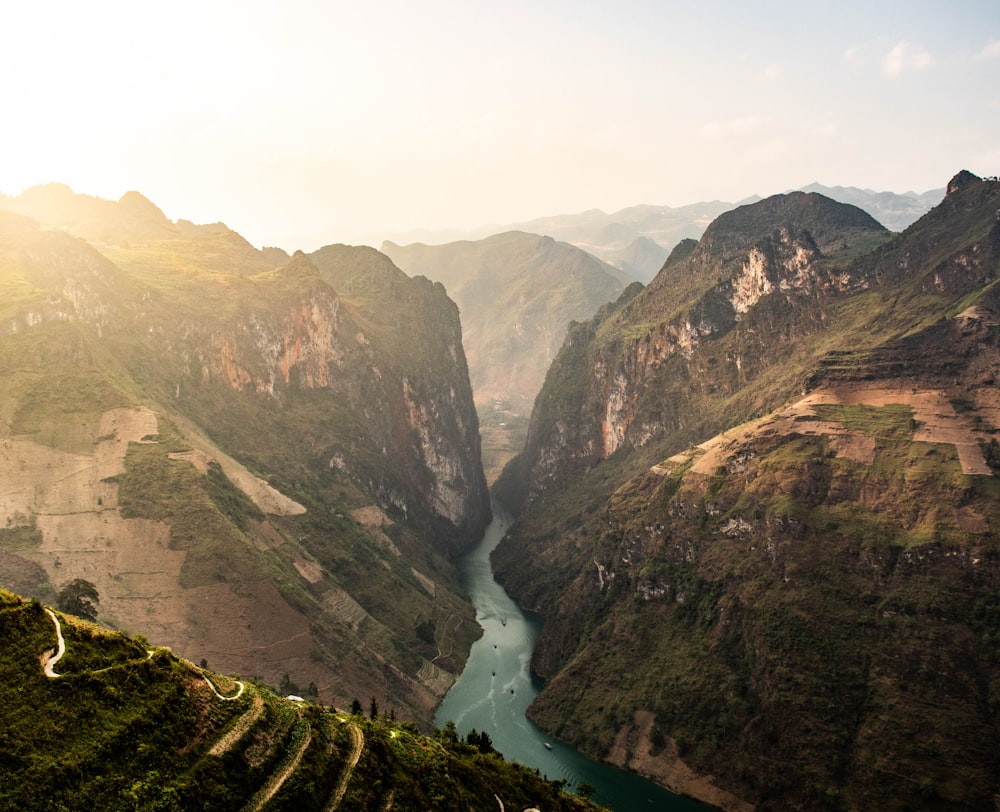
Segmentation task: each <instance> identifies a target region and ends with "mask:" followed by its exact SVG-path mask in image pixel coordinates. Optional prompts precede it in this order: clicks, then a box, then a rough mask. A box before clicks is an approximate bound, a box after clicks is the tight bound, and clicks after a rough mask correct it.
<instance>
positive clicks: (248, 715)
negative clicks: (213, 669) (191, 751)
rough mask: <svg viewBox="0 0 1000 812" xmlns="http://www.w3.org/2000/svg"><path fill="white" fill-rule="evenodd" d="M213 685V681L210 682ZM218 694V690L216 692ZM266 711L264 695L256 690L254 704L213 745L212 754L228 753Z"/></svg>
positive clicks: (209, 752) (210, 752)
mask: <svg viewBox="0 0 1000 812" xmlns="http://www.w3.org/2000/svg"><path fill="white" fill-rule="evenodd" d="M209 685H211V683H209ZM216 695H218V692H216ZM221 698H222V699H236V697H225V696H224V697H221ZM263 713H264V697H262V696H261V695H260V694H259V693H257V692H256V691H255V692H254V693H253V704H251V705H250V707H249V708H248V709H247V711H246V712H245V713H244V714H243V715H242V716H240V718H239V719H238V720H237V721H236V724H235V725H233V726H232V728H230V729H229V731H228V732H227V733H226V734H225V735H223V737H222V738H221V739H219V740H218V741H216V743H215V744H213V745H212V749H211V750H209V751H208V754H209V755H210V756H221V755H224V754H225V753H228V752H229V751H230V750H231V749H232V748H233V747H234V746H235V745H236V743H237V742H238V741H239V740H240V739H242V738H243V736H244V735H246V733H247V731H248V730H250V728H251V727H253V724H254V722H256V721H257V720H258V719H259V718H260V717H261V716H262V715H263Z"/></svg>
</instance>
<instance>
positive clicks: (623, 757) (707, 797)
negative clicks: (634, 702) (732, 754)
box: [605, 710, 754, 812]
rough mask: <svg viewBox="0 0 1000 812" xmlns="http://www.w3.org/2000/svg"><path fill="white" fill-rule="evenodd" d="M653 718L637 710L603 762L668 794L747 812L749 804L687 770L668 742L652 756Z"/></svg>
mask: <svg viewBox="0 0 1000 812" xmlns="http://www.w3.org/2000/svg"><path fill="white" fill-rule="evenodd" d="M655 720H656V717H655V716H654V714H652V713H651V712H649V711H644V710H637V711H636V712H635V714H634V716H633V720H632V724H631V725H624V726H623V727H622V728H621V729H620V730H619V731H618V734H617V735H616V736H615V740H614V743H613V744H612V745H611V749H610V750H609V751H608V754H607V756H606V757H605V759H606V760H607V761H608V762H610V763H611V764H614V765H615V766H616V767H622V768H623V769H629V770H632V771H633V772H636V773H638V774H639V775H642V776H644V777H646V778H649V779H651V780H653V781H656V782H657V783H659V784H661V785H663V786H665V787H666V788H667V789H669V790H670V791H671V792H677V793H681V794H683V795H690V796H691V797H694V798H698V799H700V800H702V801H705V802H706V803H709V804H712V805H713V806H717V807H719V808H720V809H723V810H726V812H750V810H752V809H753V808H754V807H753V805H752V804H749V803H747V802H746V801H743V800H741V799H740V798H737V797H736V796H735V795H732V794H731V793H728V792H726V791H725V790H723V789H720V788H719V787H717V786H716V785H715V783H714V782H713V779H712V776H710V775H699V774H698V773H696V772H694V771H693V770H692V769H691V768H690V767H688V766H687V765H686V764H685V763H684V762H683V761H681V759H680V756H679V755H678V752H677V745H676V743H675V742H674V741H673V740H672V739H671V740H670V741H669V742H668V745H667V746H666V747H665V748H664V749H663V750H662V751H660V752H659V753H657V754H656V755H653V743H652V739H651V736H650V734H651V733H652V730H653V722H654V721H655Z"/></svg>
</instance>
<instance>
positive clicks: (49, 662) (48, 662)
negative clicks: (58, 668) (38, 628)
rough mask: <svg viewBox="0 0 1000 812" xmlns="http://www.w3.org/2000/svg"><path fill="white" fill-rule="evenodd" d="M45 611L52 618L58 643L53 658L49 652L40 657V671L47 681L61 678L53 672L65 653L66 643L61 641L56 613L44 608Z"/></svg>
mask: <svg viewBox="0 0 1000 812" xmlns="http://www.w3.org/2000/svg"><path fill="white" fill-rule="evenodd" d="M45 611H46V612H47V613H48V615H49V617H50V618H52V622H53V623H54V624H55V625H56V640H57V641H58V647H57V648H56V653H55V656H54V657H53V656H52V655H51V654H50V653H49V651H46V652H45V653H44V654H43V655H42V670H43V671H45V676H47V677H48V678H49V679H55V678H56V677H59V676H62V675H61V674H57V673H56V672H55V664H56V663H57V662H59V661H60V660H61V659H62V656H63V654H65V653H66V641H65V640H64V639H63V633H62V624H60V623H59V618H57V617H56V613H55V612H53V611H52V610H51V609H49V608H46V609H45Z"/></svg>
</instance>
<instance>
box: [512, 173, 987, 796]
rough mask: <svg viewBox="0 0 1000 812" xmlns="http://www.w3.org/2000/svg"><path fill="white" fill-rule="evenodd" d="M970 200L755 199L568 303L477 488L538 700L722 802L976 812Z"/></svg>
mask: <svg viewBox="0 0 1000 812" xmlns="http://www.w3.org/2000/svg"><path fill="white" fill-rule="evenodd" d="M998 204H1000V183H998V182H997V181H996V180H995V179H987V180H982V179H980V178H977V177H975V176H973V175H971V174H970V173H967V172H962V173H959V174H958V175H956V177H955V178H953V179H952V181H951V182H950V183H949V184H948V188H947V193H946V195H945V197H944V199H943V201H942V202H941V203H940V204H938V205H937V206H936V207H934V208H933V209H932V210H931V211H930V212H928V213H927V214H925V215H924V216H923V217H921V218H920V219H919V220H917V221H916V222H915V223H913V224H912V225H911V226H909V227H908V228H907V229H906V230H904V231H903V232H901V233H899V234H893V233H891V232H889V231H888V230H886V229H885V228H883V227H882V225H880V224H879V223H878V222H876V221H875V220H874V219H873V218H872V217H870V216H869V215H868V214H866V213H865V212H862V211H861V210H860V209H858V208H856V207H854V206H851V205H847V204H841V203H837V202H835V201H833V200H831V199H830V198H827V197H825V196H822V195H819V194H816V193H801V192H796V193H792V194H788V195H779V196H775V197H771V198H767V199H765V200H761V201H759V202H756V203H753V204H750V205H745V206H741V207H738V208H736V209H734V210H732V211H729V212H727V213H725V214H723V215H721V216H719V217H718V218H717V219H716V220H714V221H713V223H712V224H711V225H710V226H709V227H708V228H707V229H706V230H705V232H704V235H703V236H702V238H701V240H700V241H698V242H695V241H694V240H689V241H685V242H682V243H680V244H679V245H678V246H677V247H676V248H675V249H674V251H673V252H672V254H671V256H670V258H669V259H668V261H667V262H666V264H665V265H664V267H663V269H662V270H661V271H660V273H659V274H658V275H657V277H656V278H655V279H654V280H653V281H652V282H651V283H650V284H649V285H648V286H647V287H645V288H642V287H641V286H633V287H630V288H629V289H628V290H627V291H626V292H625V294H623V295H622V296H621V297H620V298H619V299H618V300H617V301H616V302H615V303H613V304H609V305H608V306H606V307H605V308H603V309H602V310H601V311H600V312H599V313H598V314H597V315H596V316H595V317H594V318H593V319H591V320H588V321H586V322H582V323H579V324H575V325H573V326H572V327H571V329H570V331H569V334H568V336H567V339H566V342H565V344H564V345H563V347H562V349H561V350H560V353H559V355H558V356H557V358H556V360H555V362H554V363H553V366H552V368H551V369H550V371H549V373H548V375H547V376H546V380H545V384H544V386H543V388H542V391H541V393H540V394H539V397H538V400H537V401H536V405H535V409H534V411H533V413H532V417H531V421H530V425H529V430H528V439H527V443H526V446H525V449H524V451H523V452H522V453H521V454H520V455H519V456H518V457H517V458H515V459H514V460H513V461H512V462H511V463H510V464H509V465H508V467H507V469H505V471H504V473H503V475H502V476H501V477H500V479H499V481H498V483H497V485H496V486H495V493H496V494H497V495H499V496H500V498H501V500H502V501H503V502H504V503H505V504H506V505H507V506H508V507H510V508H512V509H514V510H515V511H516V512H517V514H518V516H519V519H518V522H517V524H516V525H515V528H514V530H513V532H511V533H510V534H508V536H507V537H506V538H505V540H504V541H503V542H502V543H501V545H500V546H499V547H498V548H497V550H496V552H495V553H494V556H493V563H494V570H495V572H496V573H497V575H498V578H499V579H500V580H501V581H502V582H503V583H504V585H505V586H506V588H507V590H508V591H509V592H510V593H511V595H512V596H513V597H515V599H516V600H517V601H518V602H519V603H520V604H521V605H523V606H525V607H527V608H530V609H533V610H535V611H538V612H539V613H541V614H542V615H543V616H544V617H545V619H546V624H545V628H544V631H543V634H542V638H541V640H540V642H539V645H538V646H537V648H536V649H535V654H534V659H533V663H532V665H533V668H534V669H535V670H536V671H537V672H538V673H539V674H540V675H542V676H544V677H545V678H546V684H545V687H544V689H543V690H542V692H541V694H540V695H539V697H538V699H537V700H536V702H535V704H534V705H533V706H532V708H531V709H530V711H529V714H530V715H531V717H532V718H533V719H534V720H535V721H536V722H537V723H538V724H540V725H541V726H542V727H543V728H544V729H546V730H548V731H550V732H551V733H552V734H553V735H555V736H558V737H559V738H562V739H565V740H566V741H568V742H570V743H572V744H574V745H576V746H578V747H580V748H581V749H583V750H584V751H585V752H587V753H590V754H591V755H593V756H595V757H598V758H605V759H608V760H610V761H612V762H614V763H617V764H619V765H621V766H623V767H629V768H631V769H635V770H637V771H639V772H642V773H644V774H646V775H649V776H652V777H655V778H656V779H657V780H660V781H661V782H663V783H665V784H667V785H668V786H671V787H672V788H674V789H675V790H679V791H682V792H688V793H690V794H693V795H696V796H698V797H704V798H706V799H710V800H711V801H712V802H713V803H716V804H717V805H719V806H721V807H723V808H725V809H748V808H751V807H755V808H758V809H875V808H878V809H917V808H947V809H990V808H992V805H993V804H994V798H995V797H996V796H997V793H998V790H1000V765H998V762H997V760H996V748H995V743H996V741H997V730H998V724H1000V703H998V701H997V697H998V696H1000V693H998V690H1000V649H998V645H997V644H998V638H997V633H996V629H997V627H998V626H997V624H998V621H1000V614H998V612H1000V600H998V595H1000V590H998V584H1000V568H998V561H1000V546H998V538H1000V536H998V531H1000V512H998V510H1000V491H998V485H997V482H998V480H997V477H996V474H997V471H998V470H1000V465H998V460H1000V455H998V439H997V434H998V432H1000V396H998V389H997V384H996V382H997V374H998V372H1000V300H998V298H997V287H996V282H997V278H998V274H1000V221H998V217H997V211H998Z"/></svg>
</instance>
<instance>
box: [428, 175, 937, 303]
mask: <svg viewBox="0 0 1000 812" xmlns="http://www.w3.org/2000/svg"><path fill="white" fill-rule="evenodd" d="M798 191H803V192H814V193H818V194H822V195H824V196H825V197H829V198H831V199H832V200H836V201H839V202H841V203H850V204H852V205H854V206H857V207H858V208H860V209H862V210H864V211H866V212H868V213H869V214H870V215H872V217H874V218H875V219H876V220H878V221H879V222H880V223H882V224H883V225H884V226H886V227H887V228H889V229H890V230H892V231H902V230H903V229H905V228H906V227H907V226H909V225H910V224H912V223H913V222H915V221H916V220H917V219H919V218H920V217H921V216H923V215H924V214H926V213H927V212H928V211H929V210H930V209H931V208H932V207H933V206H935V205H936V204H937V203H939V202H940V201H941V198H942V197H943V196H944V189H932V190H930V191H927V192H923V193H922V194H917V193H915V192H906V193H905V194H896V193H895V192H876V191H872V190H871V189H859V188H857V187H854V186H846V187H845V186H832V187H831V186H822V185H821V184H819V183H811V184H810V185H808V186H804V187H802V189H800V190H798ZM758 200H760V198H759V197H756V196H754V197H750V198H747V199H745V200H743V201H740V202H739V203H726V202H723V201H718V200H713V201H704V202H701V203H692V204H690V205H687V206H678V207H676V208H672V207H670V206H651V205H640V206H630V207H628V208H625V209H622V210H621V211H617V212H613V213H611V214H608V213H606V212H603V211H601V210H600V209H589V210H587V211H583V212H579V213H577V214H563V215H557V216H552V217H539V218H536V219H534V220H526V221H524V222H520V223H514V224H511V225H506V226H491V227H488V228H484V229H479V230H477V231H476V232H473V233H471V234H468V235H466V237H467V238H470V239H471V238H473V237H483V236H486V234H488V233H491V232H499V231H511V230H516V231H526V232H530V233H534V234H545V235H548V236H550V237H552V238H554V239H556V240H562V241H565V242H568V243H570V244H571V245H575V246H577V247H578V248H582V249H583V250H584V251H587V252H588V253H590V254H593V255H594V256H596V257H600V258H601V259H602V260H604V261H605V262H607V263H609V264H610V265H613V266H614V267H615V268H618V269H619V270H620V271H623V272H624V273H626V274H628V275H629V276H630V277H632V278H633V279H638V280H639V281H641V282H649V281H650V280H651V279H652V278H653V277H654V276H655V275H656V274H657V272H658V271H659V270H660V268H662V267H663V262H664V260H665V259H666V258H667V256H668V254H669V252H670V251H671V250H673V248H674V247H675V246H676V245H677V244H678V243H680V242H681V241H682V240H685V239H698V238H700V237H701V235H702V233H703V232H704V231H705V228H706V227H707V226H708V225H709V223H711V222H712V221H713V220H714V219H715V218H716V217H718V216H719V215H720V214H722V213H723V212H726V211H729V210H730V209H733V208H736V207H737V206H740V205H747V204H750V203H755V202H757V201H758ZM459 237H460V235H456V234H455V233H454V232H447V233H444V234H441V235H438V234H433V233H432V234H425V235H422V238H423V239H424V241H425V242H435V243H436V242H443V241H444V240H445V239H447V240H449V241H453V240H456V239H459ZM449 289H450V288H449Z"/></svg>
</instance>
